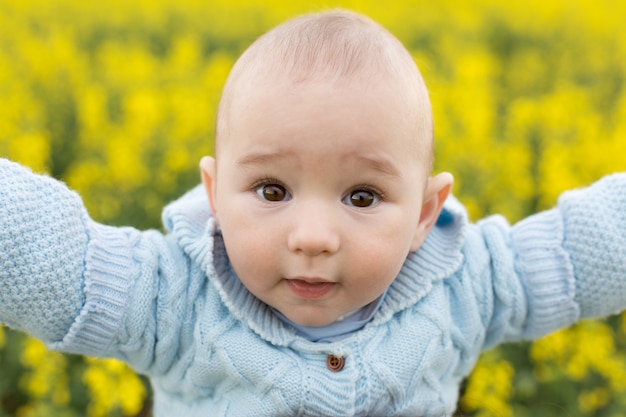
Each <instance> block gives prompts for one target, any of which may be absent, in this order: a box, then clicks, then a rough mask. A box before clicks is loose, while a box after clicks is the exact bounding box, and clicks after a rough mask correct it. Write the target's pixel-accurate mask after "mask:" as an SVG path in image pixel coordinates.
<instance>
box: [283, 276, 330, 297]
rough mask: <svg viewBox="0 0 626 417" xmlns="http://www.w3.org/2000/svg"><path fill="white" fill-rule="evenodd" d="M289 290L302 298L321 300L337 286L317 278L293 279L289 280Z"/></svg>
mask: <svg viewBox="0 0 626 417" xmlns="http://www.w3.org/2000/svg"><path fill="white" fill-rule="evenodd" d="M286 282H287V286H288V287H289V289H290V290H291V291H292V292H293V293H294V294H295V295H296V296H298V297H300V298H309V299H315V298H321V297H323V296H325V295H326V294H328V293H329V292H331V291H332V290H333V289H334V288H335V286H336V285H337V284H336V283H334V282H330V281H325V280H321V279H317V278H312V279H308V278H293V279H287V280H286Z"/></svg>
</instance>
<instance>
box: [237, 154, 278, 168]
mask: <svg viewBox="0 0 626 417" xmlns="http://www.w3.org/2000/svg"><path fill="white" fill-rule="evenodd" d="M287 156H288V155H287V154H285V153H276V152H248V153H246V154H245V155H243V156H242V157H241V158H239V159H238V160H237V165H243V166H246V165H263V164H268V163H271V162H275V161H276V160H277V159H284V158H285V157H287Z"/></svg>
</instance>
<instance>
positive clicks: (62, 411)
mask: <svg viewBox="0 0 626 417" xmlns="http://www.w3.org/2000/svg"><path fill="white" fill-rule="evenodd" d="M332 7H346V8H351V9H354V10H357V11H360V12H363V13H365V14H367V15H369V16H371V17H373V18H374V19H375V20H377V21H379V22H380V23H382V24H383V25H384V26H386V27H387V28H389V29H390V30H391V31H392V32H393V33H394V34H395V35H396V36H398V38H399V39H400V40H401V41H402V42H403V43H404V44H405V45H406V46H407V47H408V48H409V49H410V51H411V52H412V53H413V55H414V58H415V60H416V62H417V63H418V66H419V67H420V69H421V70H422V72H423V74H424V77H425V79H426V82H427V84H428V86H429V89H430V93H431V98H432V102H433V111H434V115H435V130H436V137H437V147H436V154H437V161H436V169H438V170H449V171H451V172H453V173H454V175H455V177H456V184H455V194H456V195H457V197H459V198H460V199H461V200H462V201H463V202H464V203H465V204H466V205H467V207H468V209H469V211H470V214H471V216H472V218H474V219H478V218H480V217H481V216H484V215H488V214H490V213H502V214H505V215H506V216H507V217H508V218H509V219H510V220H511V221H512V222H514V221H517V220H519V219H520V218H522V217H523V216H526V215H528V214H530V213H532V212H535V211H537V210H541V209H545V208H548V207H550V206H552V205H553V204H554V203H555V201H556V198H557V196H558V194H559V193H560V192H562V191H563V190H565V189H568V188H572V187H577V186H581V185H584V184H587V183H589V182H591V181H593V180H594V179H597V178H599V177H600V176H601V175H603V174H605V173H609V172H613V171H618V170H622V171H624V170H626V156H625V155H626V31H624V30H623V29H622V20H623V17H624V16H626V2H618V1H613V0H595V1H592V0H549V1H546V0H526V1H519V0H512V1H510V2H503V1H497V0H473V1H469V2H459V1H454V0H439V1H434V0H432V1H427V0H390V1H388V2H381V1H375V0H363V1H348V0H346V1H339V0H337V1H330V0H328V1H325V2H310V1H309V2H307V1H302V0H293V1H290V2H283V1H277V0H267V1H258V0H230V1H226V0H134V1H122V0H107V1H102V2H88V1H79V0H54V1H49V0H3V1H2V2H0V156H2V157H8V158H11V159H14V160H17V161H19V162H22V163H23V164H26V165H28V166H30V167H32V168H33V169H35V170H36V171H41V172H48V173H50V174H51V175H53V176H55V177H57V178H60V179H63V180H64V181H66V182H67V183H68V184H69V185H70V187H72V188H74V189H76V190H77V191H78V192H79V193H80V194H81V195H82V196H83V197H84V199H85V202H86V205H87V207H88V209H89V211H90V213H91V215H92V217H94V218H95V219H96V220H98V221H101V222H106V223H110V224H116V225H125V224H131V225H134V226H136V227H140V228H147V227H160V210H161V208H162V207H163V205H164V204H166V203H167V202H168V201H171V200H172V199H174V198H176V197H177V196H179V195H180V194H181V193H182V192H184V190H186V189H188V188H190V187H191V186H193V185H195V184H196V183H197V182H198V180H199V177H198V170H197V161H198V160H199V157H200V156H202V155H204V154H207V153H210V152H211V150H212V142H213V128H214V113H215V108H216V105H217V101H218V99H219V94H220V90H221V87H222V85H223V83H224V81H225V79H226V76H227V74H228V71H229V69H230V67H231V66H232V64H233V62H234V61H235V59H236V57H237V56H238V55H239V54H240V53H241V52H242V51H243V49H244V48H245V47H246V46H247V45H249V44H250V42H251V41H252V40H253V39H254V38H255V37H256V36H258V35H259V34H260V33H262V32H263V31H265V30H266V29H268V28H270V27H272V26H273V25H275V24H277V23H278V22H280V21H282V20H284V19H286V18H288V17H290V16H293V15H295V14H298V13H302V12H306V11H316V10H320V9H327V8H332ZM625 394H626V320H624V319H623V318H622V317H613V318H610V319H609V320H606V321H589V322H583V323H581V324H579V325H576V326H574V327H573V328H571V329H566V330H563V331H560V332H557V333H555V334H553V335H550V336H548V337H546V338H544V339H542V340H539V341H536V342H534V343H533V344H518V345H511V346H503V347H501V348H498V349H495V350H491V351H489V352H486V353H485V354H484V355H483V358H482V359H481V361H480V363H479V364H478V366H477V368H476V369H475V371H474V373H473V374H472V376H471V377H470V378H469V380H468V382H467V384H466V385H465V386H464V387H463V397H462V400H461V401H460V404H459V407H460V409H459V415H464V416H466V415H474V416H480V417H487V416H490V417H505V416H516V417H517V416H546V417H550V416H555V417H556V416H564V415H567V416H571V417H576V416H620V415H624V414H626V395H625ZM149 402H150V390H149V387H148V386H147V384H146V383H145V381H144V380H142V379H140V378H139V377H138V376H136V375H135V374H134V373H133V372H132V371H131V370H130V369H128V368H127V367H126V366H125V365H122V364H120V363H118V362H115V361H110V360H104V361H103V360H92V359H89V360H83V359H82V358H78V357H74V356H67V355H63V354H59V353H51V352H48V351H47V350H45V348H44V347H43V345H42V344H41V343H40V342H37V341H35V340H32V339H29V338H27V337H24V336H22V335H20V334H17V333H15V332H13V331H10V330H8V329H2V328H0V417H4V416H13V415H15V416H18V417H31V416H32V417H34V416H62V417H63V416H67V417H74V416H83V415H86V416H90V417H96V416H137V415H142V416H148V415H150V411H149Z"/></svg>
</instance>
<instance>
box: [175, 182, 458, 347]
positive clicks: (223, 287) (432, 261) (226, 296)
mask: <svg viewBox="0 0 626 417" xmlns="http://www.w3.org/2000/svg"><path fill="white" fill-rule="evenodd" d="M441 218H442V219H444V221H440V222H439V223H438V225H436V226H435V227H434V228H433V229H432V230H431V232H430V233H429V235H428V236H427V238H426V240H425V241H424V244H423V245H422V247H421V248H420V249H419V250H418V251H416V252H412V253H410V254H409V256H408V257H407V258H406V260H405V262H404V265H403V266H402V269H401V270H400V273H399V274H398V276H397V277H396V279H395V280H394V282H393V283H392V284H391V286H390V287H389V289H388V290H387V294H386V296H385V298H384V300H383V303H382V305H381V306H380V309H379V310H378V312H377V313H376V314H375V315H374V317H373V318H372V320H371V322H370V323H369V324H368V325H380V324H382V323H385V322H386V321H388V320H389V319H391V317H392V316H393V315H394V314H396V313H397V312H400V311H402V310H404V309H406V308H407V307H409V306H412V305H414V304H415V303H417V302H418V301H420V300H421V299H422V298H424V297H425V296H426V295H427V294H428V293H429V292H430V291H431V289H432V287H433V285H434V283H436V282H438V281H441V280H443V279H445V278H446V277H448V276H450V275H452V274H453V273H454V272H455V271H456V270H457V269H458V268H459V266H460V265H461V263H462V262H463V255H462V252H461V247H462V242H463V231H464V230H465V227H464V226H465V225H466V224H467V215H466V212H465V210H464V208H463V207H462V206H461V204H460V203H459V202H458V201H457V200H456V199H455V198H454V197H450V198H448V200H447V201H446V203H445V205H444V212H443V214H442V217H441ZM163 223H164V226H165V228H166V230H167V231H168V232H170V233H172V234H173V235H174V238H175V239H176V240H177V242H178V244H179V245H180V246H181V247H182V249H183V250H184V251H185V253H186V254H187V255H188V256H189V257H190V258H191V259H192V260H193V261H195V262H196V263H197V264H198V265H199V266H200V268H201V269H202V271H204V273H205V274H206V276H207V277H208V279H209V281H210V282H211V284H212V285H213V287H214V288H215V289H216V290H217V291H218V293H219V295H220V297H221V299H222V302H223V303H224V305H225V306H226V307H227V308H228V309H229V310H230V312H231V314H233V316H235V317H236V318H237V319H238V320H240V321H242V322H243V323H245V324H246V325H247V326H248V327H250V328H251V329H252V330H253V331H255V332H256V333H258V334H259V335H260V336H261V337H262V338H264V339H266V340H267V341H269V342H271V343H272V344H275V345H288V344H291V343H292V342H293V341H294V340H295V339H296V334H295V332H294V330H293V329H291V328H289V327H288V326H286V325H285V324H284V323H283V322H282V321H281V320H280V319H279V318H278V317H277V316H276V314H274V313H273V311H272V309H271V308H270V307H269V306H267V305H266V304H265V303H263V302H262V301H260V300H259V299H257V298H256V297H254V296H253V295H252V294H251V293H250V292H249V291H248V290H247V289H246V288H245V287H244V286H243V284H242V283H241V281H239V279H238V278H237V276H236V275H235V273H234V271H233V270H232V268H231V266H230V262H229V260H228V255H227V254H226V250H225V247H224V242H223V240H222V236H221V233H220V232H219V230H218V228H217V226H216V223H215V219H214V218H213V217H212V216H211V214H210V211H209V203H208V200H207V198H206V194H205V192H204V189H203V188H202V187H201V186H198V187H196V188H194V189H192V190H191V191H189V192H188V193H187V194H185V195H184V196H183V197H181V198H180V199H179V200H177V201H175V202H173V203H171V204H170V205H168V206H167V207H166V208H165V210H164V212H163Z"/></svg>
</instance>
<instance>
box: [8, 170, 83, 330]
mask: <svg viewBox="0 0 626 417" xmlns="http://www.w3.org/2000/svg"><path fill="white" fill-rule="evenodd" d="M85 220H86V219H85V215H84V212H83V210H82V204H81V202H80V199H79V198H78V196H77V195H76V194H74V193H71V192H69V191H68V190H67V189H65V187H64V186H63V185H62V184H60V183H58V182H56V181H54V180H53V179H51V178H48V177H37V179H35V177H34V176H33V175H32V174H31V173H30V171H28V170H27V169H26V168H23V167H21V166H19V165H17V164H14V163H11V162H9V161H7V160H0V322H2V323H5V324H6V325H8V326H10V327H14V328H18V329H21V330H24V331H26V332H28V333H30V334H32V335H33V336H35V337H37V338H39V339H42V340H45V341H54V340H60V339H61V338H62V337H63V335H64V334H65V333H66V332H67V330H68V329H69V327H70V325H71V323H72V321H73V318H74V317H76V315H77V314H78V312H79V311H80V309H81V307H82V305H83V303H84V302H85V296H84V293H83V288H82V287H83V283H82V281H81V280H80V279H79V278H80V277H81V276H82V274H83V270H84V262H83V259H84V256H85V253H86V250H87V239H88V237H87V232H86V230H85V227H84V222H85Z"/></svg>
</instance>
